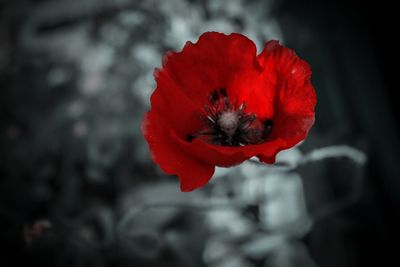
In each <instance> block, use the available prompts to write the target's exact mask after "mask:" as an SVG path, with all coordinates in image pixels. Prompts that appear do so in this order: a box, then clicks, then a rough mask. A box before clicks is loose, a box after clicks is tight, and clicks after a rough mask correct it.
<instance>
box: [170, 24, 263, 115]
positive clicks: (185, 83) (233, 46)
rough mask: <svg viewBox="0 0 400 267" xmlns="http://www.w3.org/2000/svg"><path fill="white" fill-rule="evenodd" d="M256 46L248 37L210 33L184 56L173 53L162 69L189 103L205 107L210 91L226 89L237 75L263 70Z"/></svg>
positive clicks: (185, 49)
mask: <svg viewBox="0 0 400 267" xmlns="http://www.w3.org/2000/svg"><path fill="white" fill-rule="evenodd" d="M256 52H257V49H256V46H255V44H254V43H253V41H251V40H249V39H248V38H247V37H245V36H243V35H241V34H236V33H232V34H230V35H225V34H222V33H218V32H207V33H204V34H203V35H201V36H200V38H199V40H198V41H197V43H195V44H193V43H191V42H187V43H186V45H185V47H184V48H183V50H182V51H181V52H178V53H173V52H170V53H168V54H167V55H166V57H165V58H164V64H163V68H164V69H165V71H167V72H168V74H169V75H170V77H171V78H172V80H173V81H174V82H175V84H176V86H177V87H178V88H179V89H180V90H182V91H183V92H184V93H185V95H187V96H188V98H189V99H191V100H192V101H194V102H196V103H197V105H198V106H199V107H203V106H204V103H206V102H207V100H208V97H209V94H210V92H211V91H213V90H216V89H219V88H224V87H226V86H227V85H228V84H229V82H230V81H231V80H232V78H233V77H235V76H236V75H237V74H238V73H240V72H242V71H246V70H249V69H255V68H257V69H260V66H259V65H258V62H257V58H256Z"/></svg>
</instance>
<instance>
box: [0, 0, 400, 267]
mask: <svg viewBox="0 0 400 267" xmlns="http://www.w3.org/2000/svg"><path fill="white" fill-rule="evenodd" d="M390 10H393V9H391V8H390V6H387V3H385V1H383V2H382V1H380V2H379V3H377V2H365V1H354V2H351V3H349V2H348V1H318V0H305V1H291V0H271V1H256V0H249V1H245V0H230V1H222V0H214V1H213V0H203V1H196V0H168V1H166V0H165V1H161V0H158V1H156V0H148V1H138V0H136V1H135V0H107V1H106V0H57V1H55V0H54V1H50V0H26V1H23V0H14V1H0V103H1V104H0V109H1V113H0V114H1V115H0V116H1V117H0V118H1V120H0V146H1V153H0V247H1V250H0V266H24V265H28V264H29V266H138V267H146V266H157V267H158V266H161V267H162V266H174V267H180V266H182V267H202V266H209V267H252V266H255V267H270V266H271V267H292V266H293V267H302V266H305V267H308V266H310V267H311V266H312V267H314V266H315V267H359V266H360V267H361V266H388V265H389V263H390V266H396V262H397V263H399V260H398V246H399V245H398V242H399V237H400V236H399V225H400V224H399V223H400V220H399V219H400V210H399V207H400V182H399V181H398V179H400V170H399V167H398V165H399V164H398V162H399V154H398V150H399V148H400V146H399V138H398V137H399V121H400V120H399V118H400V117H399V113H398V111H399V106H398V104H397V103H396V97H395V90H397V89H398V86H396V85H395V84H394V78H395V77H396V74H397V73H396V74H395V73H394V68H391V65H389V64H388V62H390V61H394V59H393V54H395V52H396V49H395V48H394V44H395V43H396V42H394V41H392V40H391V38H392V36H394V32H395V31H394V30H393V31H391V32H390V34H387V30H388V28H389V27H390V26H392V27H393V25H394V18H395V16H394V15H393V14H391V13H390ZM382 16H383V18H382ZM392 20H393V22H392ZM209 30H213V31H220V32H224V33H230V32H240V33H243V34H245V35H246V36H248V37H249V38H250V39H252V40H254V42H255V43H256V44H257V47H258V50H259V51H261V49H262V48H263V44H264V42H265V41H267V40H270V39H278V40H280V41H281V42H282V43H283V44H285V45H286V46H288V47H290V48H292V49H294V50H295V51H296V52H297V53H298V54H299V55H300V57H302V58H304V59H306V60H307V61H308V62H309V63H310V65H311V67H312V70H313V77H312V80H313V84H314V86H315V88H316V91H317V95H318V105H317V108H316V123H315V125H314V127H313V129H312V131H311V132H310V134H309V137H308V138H307V140H306V141H305V142H304V143H303V144H301V145H299V146H298V147H296V148H293V149H291V150H289V151H286V152H284V153H282V154H280V155H279V160H280V161H284V162H286V163H290V164H292V165H291V166H293V168H290V169H285V168H279V167H271V166H261V165H258V164H255V163H252V162H247V163H244V164H242V165H240V166H237V167H234V168H230V169H218V170H217V172H216V174H215V177H214V178H213V179H212V182H211V183H210V184H209V185H207V186H206V187H204V188H203V189H201V190H197V191H194V192H192V193H181V192H180V191H179V184H178V182H177V181H178V179H177V178H176V177H173V176H166V175H164V174H163V173H162V172H161V171H160V170H159V168H158V167H157V166H156V165H155V164H154V163H153V162H152V161H151V160H150V154H149V151H148V147H147V144H146V142H145V141H144V139H143V137H142V135H141V133H140V130H139V125H140V122H141V120H142V118H143V115H144V113H145V112H146V111H147V110H148V109H149V96H150V94H151V93H152V90H153V89H154V88H155V83H154V80H153V76H152V73H153V69H154V68H155V67H159V66H160V64H161V58H162V55H163V54H164V53H165V52H166V51H169V50H175V51H179V50H180V49H182V47H183V46H184V44H185V42H186V41H187V40H191V41H193V42H194V41H196V40H197V39H198V37H199V35H200V34H201V33H203V32H205V31H209ZM393 262H394V263H393Z"/></svg>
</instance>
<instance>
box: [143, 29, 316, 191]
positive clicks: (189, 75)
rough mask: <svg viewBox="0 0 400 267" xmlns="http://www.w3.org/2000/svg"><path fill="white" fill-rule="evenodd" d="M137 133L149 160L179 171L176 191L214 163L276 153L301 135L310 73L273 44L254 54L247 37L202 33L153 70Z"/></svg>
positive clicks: (309, 102) (310, 118) (308, 115)
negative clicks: (152, 82)
mask: <svg viewBox="0 0 400 267" xmlns="http://www.w3.org/2000/svg"><path fill="white" fill-rule="evenodd" d="M154 76H155V79H156V82H157V88H156V89H155V91H154V93H153V94H152V96H151V110H150V111H149V112H148V113H147V114H146V116H145V118H144V121H143V124H142V132H143V134H144V137H145V138H146V140H147V142H148V143H149V147H150V150H151V154H152V158H153V160H154V161H155V162H156V163H157V164H159V165H160V167H161V169H162V170H163V171H164V172H165V173H167V174H175V175H177V176H179V179H180V183H181V190H182V191H191V190H193V189H196V188H198V187H201V186H203V185H204V184H206V183H207V182H208V181H209V180H210V178H211V177H212V175H213V173H214V169H215V166H220V167H230V166H233V165H237V164H239V163H241V162H243V161H245V160H247V159H249V158H251V157H253V156H256V157H258V158H259V160H260V161H262V162H265V163H274V162H275V156H276V154H277V153H278V152H279V151H281V150H283V149H287V148H290V147H292V146H294V145H295V144H297V143H298V142H300V141H301V140H303V139H304V138H305V137H306V135H307V133H308V131H309V129H310V128H311V126H312V125H313V123H314V106H315V104H316V95H315V92H314V88H313V86H312V85H311V83H310V76H311V70H310V67H309V65H308V64H307V63H306V62H305V61H303V60H301V59H300V58H299V57H298V56H297V55H296V54H295V53H294V52H293V51H292V50H290V49H288V48H286V47H283V46H281V45H280V44H279V42H278V41H269V42H267V43H266V44H265V47H264V50H263V51H262V52H261V54H259V55H256V46H255V44H254V43H253V42H252V41H251V40H249V39H248V38H247V37H245V36H243V35H241V34H237V33H232V34H230V35H225V34H222V33H217V32H207V33H204V34H203V35H201V36H200V38H199V40H198V42H197V43H195V44H193V43H191V42H187V44H186V45H185V47H184V48H183V50H182V51H181V52H177V53H175V52H170V53H167V55H166V56H165V58H164V60H163V66H162V68H161V69H157V70H156V71H155V74H154Z"/></svg>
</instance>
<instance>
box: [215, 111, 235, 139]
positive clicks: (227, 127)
mask: <svg viewBox="0 0 400 267" xmlns="http://www.w3.org/2000/svg"><path fill="white" fill-rule="evenodd" d="M238 123H239V116H238V113H237V112H236V111H225V112H222V113H221V115H220V116H219V119H218V124H219V126H220V127H221V130H222V131H224V132H225V133H226V135H227V136H232V135H233V134H234V133H235V132H236V129H237V127H238Z"/></svg>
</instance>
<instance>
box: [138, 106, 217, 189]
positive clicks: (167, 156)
mask: <svg viewBox="0 0 400 267" xmlns="http://www.w3.org/2000/svg"><path fill="white" fill-rule="evenodd" d="M142 132H143V134H144V137H145V138H146V140H147V142H148V143H149V146H150V151H151V156H152V159H153V161H154V162H156V163H157V164H158V165H159V166H160V167H161V169H162V170H163V171H164V172H165V173H166V174H171V175H177V176H179V179H180V184H181V190H182V191H186V192H187V191H192V190H194V189H196V188H198V187H201V186H203V185H205V184H206V183H207V182H208V181H209V180H210V179H211V177H212V175H213V174H214V169H215V167H214V165H212V164H208V163H205V162H202V161H199V160H198V159H196V158H193V157H191V156H190V155H189V154H187V153H185V152H184V151H182V150H181V149H180V148H179V146H177V145H176V144H175V143H174V142H173V140H174V139H173V138H171V137H170V133H169V130H168V128H167V127H166V125H164V123H163V118H162V117H161V116H160V115H159V114H158V113H157V112H155V111H150V112H148V113H147V114H146V116H145V118H144V121H143V123H142Z"/></svg>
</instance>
